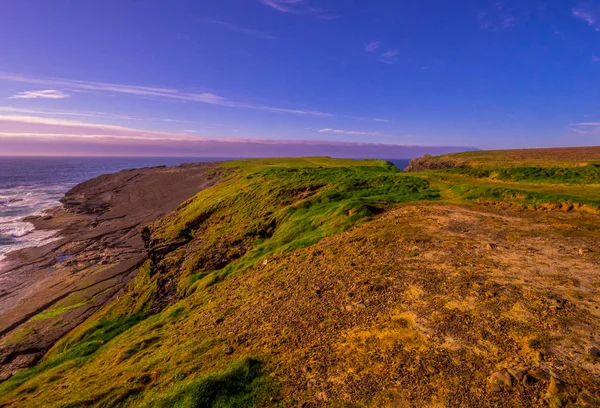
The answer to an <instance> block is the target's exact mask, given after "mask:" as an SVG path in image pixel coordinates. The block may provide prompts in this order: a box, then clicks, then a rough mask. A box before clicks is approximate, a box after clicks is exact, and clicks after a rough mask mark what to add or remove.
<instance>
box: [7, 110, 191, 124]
mask: <svg viewBox="0 0 600 408" xmlns="http://www.w3.org/2000/svg"><path fill="white" fill-rule="evenodd" d="M1 113H10V114H25V115H42V116H67V117H69V116H74V117H83V118H101V119H120V120H128V121H144V122H169V123H197V122H193V121H189V120H179V119H169V118H159V117H148V116H132V115H118V114H114V113H107V112H86V111H83V112H75V111H65V110H40V109H24V108H15V107H12V106H0V114H1Z"/></svg>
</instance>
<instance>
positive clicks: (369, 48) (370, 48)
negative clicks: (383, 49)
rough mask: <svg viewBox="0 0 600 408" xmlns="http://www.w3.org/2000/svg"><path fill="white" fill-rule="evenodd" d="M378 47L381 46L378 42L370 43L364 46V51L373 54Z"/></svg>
mask: <svg viewBox="0 0 600 408" xmlns="http://www.w3.org/2000/svg"><path fill="white" fill-rule="evenodd" d="M380 46H381V42H380V41H373V42H370V43H368V44H367V45H365V51H366V52H375V51H377V50H378V49H379V47H380Z"/></svg>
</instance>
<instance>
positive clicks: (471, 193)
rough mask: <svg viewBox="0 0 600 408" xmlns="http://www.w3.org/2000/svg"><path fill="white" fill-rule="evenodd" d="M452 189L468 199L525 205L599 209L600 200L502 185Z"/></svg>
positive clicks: (465, 186)
mask: <svg viewBox="0 0 600 408" xmlns="http://www.w3.org/2000/svg"><path fill="white" fill-rule="evenodd" d="M450 190H451V191H452V192H453V193H455V194H458V195H460V196H461V197H462V198H464V199H466V200H481V199H484V200H493V201H498V202H507V203H518V204H522V205H525V206H533V207H535V206H543V205H546V204H556V205H562V204H564V205H565V206H566V208H567V209H570V208H569V206H571V205H573V204H579V205H587V206H589V207H592V208H595V209H599V208H600V200H593V199H589V198H584V197H577V196H572V195H566V194H553V193H545V192H537V191H530V190H519V189H511V188H502V187H489V186H476V185H454V186H452V187H450Z"/></svg>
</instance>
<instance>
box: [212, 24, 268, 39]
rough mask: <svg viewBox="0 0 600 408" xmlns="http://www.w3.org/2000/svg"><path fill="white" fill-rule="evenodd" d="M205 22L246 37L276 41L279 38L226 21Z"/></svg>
mask: <svg viewBox="0 0 600 408" xmlns="http://www.w3.org/2000/svg"><path fill="white" fill-rule="evenodd" d="M204 21H206V22H207V23H210V24H213V25H217V26H219V27H223V28H224V29H227V30H229V31H234V32H237V33H241V34H245V35H249V36H252V37H257V38H263V39H265V40H275V39H277V37H275V36H274V35H272V34H270V33H268V32H265V31H260V30H254V29H252V28H246V27H242V26H239V25H235V24H232V23H228V22H226V21H221V20H214V19H204Z"/></svg>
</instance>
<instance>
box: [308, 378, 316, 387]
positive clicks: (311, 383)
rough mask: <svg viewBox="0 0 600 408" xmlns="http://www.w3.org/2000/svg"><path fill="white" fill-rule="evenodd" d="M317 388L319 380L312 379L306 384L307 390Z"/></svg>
mask: <svg viewBox="0 0 600 408" xmlns="http://www.w3.org/2000/svg"><path fill="white" fill-rule="evenodd" d="M316 386H317V380H315V379H314V378H311V379H310V380H308V381H307V382H306V388H308V389H309V390H310V389H311V388H315V387H316Z"/></svg>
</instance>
